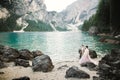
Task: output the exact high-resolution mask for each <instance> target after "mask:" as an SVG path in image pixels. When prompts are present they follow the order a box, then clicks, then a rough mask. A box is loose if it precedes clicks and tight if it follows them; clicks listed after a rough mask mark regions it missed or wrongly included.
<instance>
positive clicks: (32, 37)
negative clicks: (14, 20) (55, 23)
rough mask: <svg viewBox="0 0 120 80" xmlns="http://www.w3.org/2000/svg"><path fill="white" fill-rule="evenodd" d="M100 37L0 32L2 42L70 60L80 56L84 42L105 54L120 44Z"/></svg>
mask: <svg viewBox="0 0 120 80" xmlns="http://www.w3.org/2000/svg"><path fill="white" fill-rule="evenodd" d="M98 39H99V37H96V36H90V35H88V34H87V33H85V32H24V33H12V32H3V33H0V44H2V45H8V46H10V47H13V48H16V49H19V50H20V49H29V50H30V51H33V50H40V51H42V52H43V53H44V54H47V55H49V56H50V57H51V58H52V60H53V61H68V60H69V61H70V60H75V59H76V58H78V56H79V54H78V50H79V48H80V46H81V45H82V44H84V45H88V46H89V48H90V49H93V50H95V51H96V52H97V53H101V54H104V53H106V52H107V51H109V50H110V49H112V48H119V47H120V46H119V45H113V44H106V43H101V42H99V41H98Z"/></svg>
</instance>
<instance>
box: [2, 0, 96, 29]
mask: <svg viewBox="0 0 120 80" xmlns="http://www.w3.org/2000/svg"><path fill="white" fill-rule="evenodd" d="M97 3H98V0H77V1H76V2H74V3H72V4H71V5H69V6H68V7H67V8H66V9H65V10H64V11H62V12H60V13H57V12H55V11H51V12H48V11H46V5H45V4H44V0H0V26H2V27H1V28H0V31H15V30H23V31H53V30H66V29H67V28H66V26H67V24H69V23H74V24H75V23H78V22H80V21H84V20H85V19H88V18H89V17H90V16H91V15H92V14H94V13H95V12H96V9H97Z"/></svg>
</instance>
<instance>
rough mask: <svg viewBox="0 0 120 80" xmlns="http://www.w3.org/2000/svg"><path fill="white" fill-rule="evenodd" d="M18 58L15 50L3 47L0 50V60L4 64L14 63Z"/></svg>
mask: <svg viewBox="0 0 120 80" xmlns="http://www.w3.org/2000/svg"><path fill="white" fill-rule="evenodd" d="M19 56H20V54H19V52H18V50H17V49H13V48H10V47H8V46H5V47H4V48H3V50H2V56H1V60H2V61H5V62H10V61H14V60H15V59H17V58H18V57H19Z"/></svg>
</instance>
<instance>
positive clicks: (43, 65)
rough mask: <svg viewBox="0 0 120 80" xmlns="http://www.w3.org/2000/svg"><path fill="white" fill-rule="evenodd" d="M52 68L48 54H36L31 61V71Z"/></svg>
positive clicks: (45, 70)
mask: <svg viewBox="0 0 120 80" xmlns="http://www.w3.org/2000/svg"><path fill="white" fill-rule="evenodd" d="M53 68H54V66H53V64H52V61H51V59H50V57H49V56H48V55H41V56H37V57H35V58H34V59H33V61H32V69H33V71H42V72H49V71H51V70H52V69H53Z"/></svg>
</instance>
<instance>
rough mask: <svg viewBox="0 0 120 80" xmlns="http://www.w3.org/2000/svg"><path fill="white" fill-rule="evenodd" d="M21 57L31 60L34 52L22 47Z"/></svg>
mask: <svg viewBox="0 0 120 80" xmlns="http://www.w3.org/2000/svg"><path fill="white" fill-rule="evenodd" d="M19 53H20V57H19V58H20V59H25V60H31V59H32V58H33V55H32V53H31V52H30V51H29V50H27V49H22V50H20V51H19Z"/></svg>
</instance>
